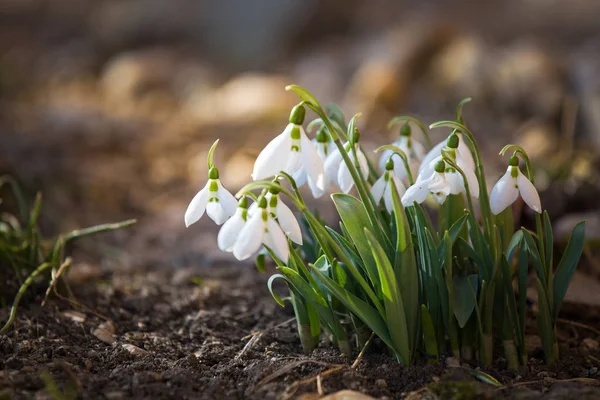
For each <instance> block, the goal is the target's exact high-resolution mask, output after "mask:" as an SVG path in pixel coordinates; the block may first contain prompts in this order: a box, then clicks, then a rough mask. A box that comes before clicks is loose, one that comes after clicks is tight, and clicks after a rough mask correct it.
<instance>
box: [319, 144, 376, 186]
mask: <svg viewBox="0 0 600 400" xmlns="http://www.w3.org/2000/svg"><path fill="white" fill-rule="evenodd" d="M354 146H355V149H356V158H357V159H358V167H359V168H360V171H361V172H362V174H363V176H364V178H365V179H367V178H368V177H369V164H368V162H367V157H365V155H364V153H363V152H362V151H361V149H360V147H359V145H358V144H355V145H354ZM344 149H345V151H346V152H347V153H348V156H349V157H350V160H351V161H352V163H354V164H355V163H356V160H355V158H354V152H352V151H351V149H350V144H349V143H348V142H346V143H345V144H344ZM325 175H326V176H327V179H330V180H331V181H333V182H336V183H337V185H338V186H339V187H340V189H342V192H344V193H348V192H349V191H350V190H352V187H353V186H354V180H353V179H352V175H351V174H350V170H349V169H348V166H347V165H346V163H345V162H344V159H343V158H342V154H341V153H340V151H339V149H335V150H334V151H333V152H332V153H331V154H330V155H329V156H328V157H327V160H325Z"/></svg>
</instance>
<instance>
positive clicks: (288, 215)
mask: <svg viewBox="0 0 600 400" xmlns="http://www.w3.org/2000/svg"><path fill="white" fill-rule="evenodd" d="M273 192H274V191H273V190H270V191H269V192H268V193H267V194H266V195H265V200H266V201H267V210H268V211H269V214H270V215H271V217H273V218H275V219H276V220H277V221H278V222H279V226H280V227H281V230H283V232H284V233H285V234H286V236H287V237H289V238H290V239H291V240H292V242H294V243H297V244H299V245H301V244H302V231H301V230H300V224H299V223H298V220H297V219H296V217H295V216H294V213H293V212H292V210H290V208H289V207H288V206H287V205H286V204H285V203H284V202H283V201H282V200H281V199H280V198H279V192H277V193H273ZM257 210H258V204H257V203H254V204H252V205H251V206H250V208H249V209H248V212H249V213H250V215H251V216H252V215H254V213H255V212H256V211H257Z"/></svg>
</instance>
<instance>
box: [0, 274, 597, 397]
mask: <svg viewBox="0 0 600 400" xmlns="http://www.w3.org/2000/svg"><path fill="white" fill-rule="evenodd" d="M266 277H267V276H266V275H262V274H260V273H258V272H257V271H256V270H255V269H254V268H253V267H252V266H251V265H232V264H230V263H219V264H216V265H213V266H212V267H211V268H206V267H200V266H197V267H193V268H188V269H185V270H180V271H178V272H174V273H173V272H167V271H164V270H152V269H151V270H146V271H132V272H130V273H127V274H119V273H115V274H112V275H110V276H103V277H102V280H101V282H104V283H100V284H97V285H96V286H94V285H89V284H88V285H85V286H80V287H76V288H75V289H76V290H75V293H76V294H75V295H76V298H77V302H78V303H79V305H76V304H73V303H72V302H69V301H67V300H66V299H63V300H61V299H54V300H52V301H50V303H49V304H47V305H46V306H45V307H44V308H42V307H40V306H39V303H40V300H41V299H42V298H43V294H44V291H45V290H44V288H38V290H37V295H36V296H34V297H32V298H31V299H30V300H33V301H32V302H30V303H29V304H28V305H26V306H24V307H22V308H21V309H20V313H19V317H18V319H17V321H16V322H15V325H14V327H13V328H11V330H10V332H9V333H8V334H7V335H2V336H0V353H1V354H2V355H3V357H2V358H0V369H1V370H2V372H1V373H0V388H1V390H0V398H2V399H28V398H36V399H45V398H49V397H48V391H47V386H46V385H47V383H46V382H45V381H44V380H43V378H42V377H43V374H44V373H45V372H46V373H48V374H50V376H52V379H53V381H54V382H55V383H56V385H57V386H58V387H59V388H60V389H61V390H65V391H67V390H69V388H72V389H74V390H75V392H76V393H78V398H84V399H96V398H98V399H121V398H137V399H142V398H156V399H173V398H179V399H196V398H201V399H235V398H237V399H282V398H301V396H307V397H305V398H315V397H308V396H310V395H312V394H316V393H317V390H318V389H317V383H316V376H317V375H318V374H321V376H322V377H321V379H320V380H321V388H320V390H321V393H324V394H329V393H333V392H336V391H338V390H342V389H351V390H355V391H359V392H362V393H366V394H368V395H371V396H373V397H375V398H390V399H399V398H404V397H405V396H407V395H408V394H410V393H411V392H416V393H414V394H413V396H415V397H411V398H432V396H433V395H432V394H431V393H435V394H436V395H437V396H439V397H438V398H448V399H449V398H458V397H455V396H457V395H459V394H460V396H462V397H460V398H466V399H469V398H505V397H510V398H519V399H541V398H544V399H562V398H567V397H571V398H572V397H573V396H576V397H578V398H581V399H586V398H589V399H592V398H598V397H596V396H600V388H598V387H595V386H594V385H593V384H594V383H596V384H597V383H598V378H600V372H599V370H598V368H599V367H600V350H598V343H597V342H594V340H593V339H591V337H596V338H597V337H598V335H597V334H598V331H597V330H599V329H600V322H599V319H598V315H599V314H598V310H596V312H595V316H594V313H593V312H590V313H589V317H590V320H586V319H585V318H582V316H581V313H580V312H579V313H578V319H577V322H580V323H585V324H586V325H588V328H585V327H584V328H580V327H577V326H573V325H570V324H561V325H560V326H559V328H560V332H559V337H560V341H561V360H560V362H559V363H557V364H556V365H552V366H546V365H544V364H543V363H542V361H541V357H542V352H541V348H539V347H536V344H538V343H536V337H534V336H528V339H530V340H531V342H532V344H531V354H530V355H531V359H530V363H529V365H528V366H526V367H522V368H521V369H519V370H518V371H508V370H506V368H505V362H504V360H503V359H502V358H501V355H499V358H498V359H497V361H496V363H495V364H494V366H492V367H491V368H485V369H484V371H485V372H487V373H489V374H490V375H491V376H493V377H494V378H496V379H498V380H499V381H500V382H501V383H502V384H503V385H505V386H503V387H501V388H497V387H495V386H492V385H489V384H486V383H483V382H480V381H477V380H475V379H474V378H473V377H472V376H470V375H469V373H468V372H467V371H466V370H465V369H461V368H456V367H451V366H449V365H456V364H455V362H454V361H453V360H441V361H440V362H439V363H435V364H428V363H426V362H424V361H421V362H419V363H417V365H414V366H411V367H409V368H403V367H401V366H400V365H399V364H397V363H396V362H395V361H394V360H393V358H392V357H390V356H389V355H388V354H386V351H385V346H383V345H381V344H380V343H378V342H377V341H375V342H373V343H372V344H371V345H370V346H369V348H368V349H367V350H366V352H365V354H364V355H363V357H362V358H361V359H360V361H359V362H358V365H357V366H356V367H355V368H352V364H353V362H354V360H348V359H344V358H342V357H341V356H340V355H339V353H338V351H337V349H336V348H335V347H334V346H332V345H331V344H330V343H328V342H327V340H325V341H323V342H322V343H321V344H320V345H319V347H318V348H317V349H316V350H315V351H314V352H313V353H312V354H310V355H304V354H302V350H301V346H300V341H299V338H298V335H297V333H296V331H295V328H296V327H295V322H294V321H293V313H292V311H291V308H288V309H282V308H281V307H279V306H278V305H277V304H276V303H275V302H274V301H273V300H272V298H271V297H270V295H269V293H268V291H267V289H266V284H265V281H266ZM194 278H201V281H199V280H196V279H194ZM192 281H194V282H195V283H194V282H192ZM32 293H33V292H32ZM569 308H570V307H569V306H567V307H566V316H567V317H569V314H568V313H569ZM571 309H572V307H571ZM5 318H7V308H3V309H2V310H1V311H0V319H2V320H4V319H5ZM591 328H594V329H596V332H593V331H591V330H590V329H591ZM356 356H357V355H356V354H355V355H354V357H356ZM465 367H469V366H468V365H465ZM469 368H470V367H469ZM332 370H333V371H332ZM303 398H304V397H303Z"/></svg>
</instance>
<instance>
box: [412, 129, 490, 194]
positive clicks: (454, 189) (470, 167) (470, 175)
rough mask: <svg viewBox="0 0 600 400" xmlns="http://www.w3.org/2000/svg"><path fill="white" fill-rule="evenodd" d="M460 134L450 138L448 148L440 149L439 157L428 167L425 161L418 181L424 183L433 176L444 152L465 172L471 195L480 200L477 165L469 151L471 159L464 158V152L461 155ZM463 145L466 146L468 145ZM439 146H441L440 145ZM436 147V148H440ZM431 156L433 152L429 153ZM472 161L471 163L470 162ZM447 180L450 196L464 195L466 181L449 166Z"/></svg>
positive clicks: (447, 143)
mask: <svg viewBox="0 0 600 400" xmlns="http://www.w3.org/2000/svg"><path fill="white" fill-rule="evenodd" d="M459 135H460V134H457V133H453V134H451V135H450V136H449V137H448V140H447V141H446V146H444V147H442V148H440V150H439V155H438V156H437V157H435V158H433V159H432V160H431V161H430V162H429V165H428V166H425V165H424V164H425V162H426V160H424V161H423V164H422V165H421V172H420V173H419V176H418V177H417V181H424V180H426V179H427V178H428V177H430V176H431V175H433V171H434V168H435V165H436V164H437V163H438V162H439V161H440V160H442V158H443V157H442V155H441V153H442V151H445V152H446V154H447V155H448V156H449V157H451V158H453V159H454V161H455V162H456V165H457V166H458V167H459V168H460V169H461V170H462V171H463V173H464V174H465V177H466V178H467V183H468V184H469V192H470V193H471V196H473V197H475V198H478V197H479V181H478V180H477V176H476V175H475V164H474V162H473V158H472V157H470V155H471V152H470V151H469V150H468V149H467V150H466V151H467V153H466V154H469V157H470V158H469V157H464V156H463V155H462V154H464V150H463V152H462V153H461V151H460V143H461V136H459ZM463 145H464V146H466V144H464V142H463ZM438 146H439V145H438ZM438 146H436V147H438ZM429 154H431V152H430V153H429ZM429 154H428V155H427V157H425V158H426V159H427V158H428V157H429ZM469 160H470V161H469ZM445 172H446V174H445V176H446V180H447V181H448V182H449V184H450V194H459V193H464V192H465V191H466V190H465V184H464V180H463V177H462V175H461V174H460V173H459V172H458V171H456V170H455V169H454V168H452V167H451V166H447V167H446V171H445Z"/></svg>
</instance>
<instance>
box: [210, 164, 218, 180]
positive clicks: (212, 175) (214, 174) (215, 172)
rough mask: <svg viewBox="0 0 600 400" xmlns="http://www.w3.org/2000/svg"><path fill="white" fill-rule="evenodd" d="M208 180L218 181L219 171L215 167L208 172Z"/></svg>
mask: <svg viewBox="0 0 600 400" xmlns="http://www.w3.org/2000/svg"><path fill="white" fill-rule="evenodd" d="M208 179H219V170H218V169H217V167H211V168H210V169H209V170H208Z"/></svg>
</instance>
